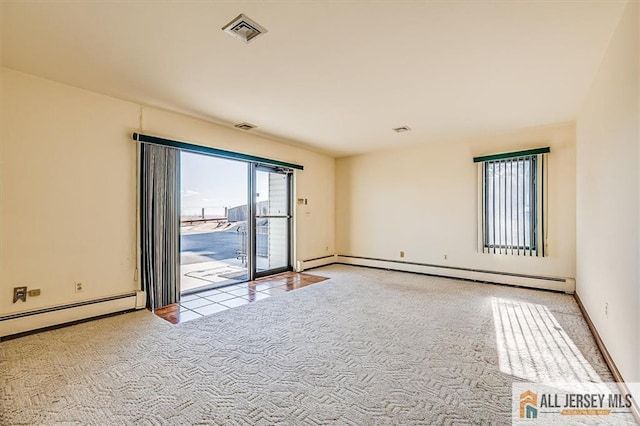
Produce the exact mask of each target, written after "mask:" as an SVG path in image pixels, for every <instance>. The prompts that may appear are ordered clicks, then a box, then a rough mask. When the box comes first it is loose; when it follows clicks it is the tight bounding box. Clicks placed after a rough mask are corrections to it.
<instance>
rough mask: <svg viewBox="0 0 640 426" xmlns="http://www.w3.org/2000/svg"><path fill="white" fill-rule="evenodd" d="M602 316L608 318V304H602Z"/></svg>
mask: <svg viewBox="0 0 640 426" xmlns="http://www.w3.org/2000/svg"><path fill="white" fill-rule="evenodd" d="M604 316H605V317H607V318H609V302H604Z"/></svg>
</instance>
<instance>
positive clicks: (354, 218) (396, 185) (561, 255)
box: [336, 125, 575, 277]
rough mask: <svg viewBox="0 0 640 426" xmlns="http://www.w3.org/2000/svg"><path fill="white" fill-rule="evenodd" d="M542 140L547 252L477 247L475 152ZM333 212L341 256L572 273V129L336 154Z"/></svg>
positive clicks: (549, 273) (504, 149) (525, 145)
mask: <svg viewBox="0 0 640 426" xmlns="http://www.w3.org/2000/svg"><path fill="white" fill-rule="evenodd" d="M542 146H550V147H551V154H550V155H549V173H548V176H549V199H548V202H549V217H548V236H549V256H548V257H545V258H530V257H518V256H503V255H493V254H482V253H479V252H478V250H477V247H478V246H477V222H478V216H477V211H478V209H477V200H478V198H477V197H478V184H477V167H476V165H475V164H474V163H473V157H474V156H478V155H482V154H493V153H500V152H508V151H514V150H519V149H527V148H534V147H542ZM336 218H337V224H336V226H337V228H336V244H337V248H338V253H339V254H343V255H353V256H366V257H375V258H382V259H389V260H406V261H412V262H420V263H428V264H434V265H444V266H456V267H464V268H476V269H484V270H490V271H500V272H512V273H523V274H532V275H543V276H558V277H574V276H575V227H574V220H575V129H574V127H573V125H562V126H556V127H544V128H536V129H528V130H522V131H519V132H515V133H512V134H504V135H497V136H495V137H490V138H480V139H473V140H467V141H460V142H457V143H447V144H440V145H437V146H424V147H417V148H407V149H398V150H394V151H384V152H375V153H370V154H364V155H358V156H353V157H346V158H340V159H338V160H337V162H336ZM400 251H404V252H405V254H406V256H405V258H404V259H401V258H400V257H399V253H400ZM445 254H446V255H447V260H445V259H444V255H445Z"/></svg>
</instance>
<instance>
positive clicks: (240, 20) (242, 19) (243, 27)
mask: <svg viewBox="0 0 640 426" xmlns="http://www.w3.org/2000/svg"><path fill="white" fill-rule="evenodd" d="M222 30H223V31H224V32H225V33H227V34H231V35H232V36H234V37H235V38H237V39H240V40H242V41H244V42H245V43H250V42H252V41H253V40H255V39H256V38H258V37H259V36H261V35H262V34H264V33H266V32H267V29H266V28H265V27H263V26H262V25H260V24H258V23H257V22H255V21H254V20H252V19H251V18H249V17H248V16H245V15H243V14H240V15H238V16H237V17H236V18H235V19H234V20H233V21H231V22H229V23H228V24H227V25H225V26H224V27H222Z"/></svg>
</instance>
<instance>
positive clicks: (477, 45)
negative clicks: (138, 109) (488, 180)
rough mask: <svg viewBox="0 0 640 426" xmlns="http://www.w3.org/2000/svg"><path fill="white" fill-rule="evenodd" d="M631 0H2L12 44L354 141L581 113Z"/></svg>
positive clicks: (198, 103) (310, 138)
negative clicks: (235, 31) (245, 22)
mask: <svg viewBox="0 0 640 426" xmlns="http://www.w3.org/2000/svg"><path fill="white" fill-rule="evenodd" d="M625 4H626V1H602V2H600V1H555V2H549V1H502V2H481V1H477V2H468V1H460V2H456V1H449V2H444V1H438V2H415V1H411V2H402V1H394V2H391V1H389V2H362V1H348V2H347V1H313V2H307V1H299V2H290V1H282V2H273V1H262V2H235V1H226V2H173V1H171V2H169V1H156V2H63V3H61V2H27V1H24V2H12V1H2V6H1V7H2V10H1V12H2V15H1V19H2V22H1V24H2V52H1V53H2V58H1V60H2V65H3V66H6V67H8V68H12V69H16V70H19V71H24V72H27V73H30V74H35V75H38V76H42V77H45V78H49V79H52V80H55V81H59V82H62V83H67V84H70V85H73V86H77V87H81V88H85V89H89V90H93V91H95V92H99V93H103V94H107V95H110V96H114V97H118V98H122V99H126V100H131V101H135V102H138V103H141V104H143V105H150V106H156V107H160V108H166V109H169V110H173V111H177V112H182V113H187V114H190V115H194V116H197V117H201V118H205V119H209V120H212V121H215V122H218V123H223V124H227V125H233V124H235V123H239V122H243V121H246V122H249V123H252V124H255V125H257V126H258V128H257V129H255V130H251V132H255V133H258V134H262V135H267V136H271V137H276V138H278V139H280V140H284V141H286V142H288V143H293V144H299V145H302V146H307V147H311V148H313V149H315V150H317V151H321V152H325V153H328V154H331V155H335V156H343V155H349V154H355V153H362V152H367V151H372V150H378V149H387V148H391V147H397V146H405V145H416V144H428V143H437V142H446V141H450V140H456V139H461V138H467V137H473V136H483V135H488V134H495V133H502V132H505V131H510V130H514V129H519V128H524V127H530V126H539V125H547V124H555V123H561V122H567V121H571V120H574V119H575V118H576V116H577V114H578V111H579V108H580V106H581V104H582V101H583V99H584V98H585V97H586V94H587V91H588V89H589V87H590V85H591V83H592V81H593V80H594V77H595V75H596V71H597V69H598V66H599V64H600V61H601V59H602V58H603V56H604V52H605V49H606V47H607V45H608V43H609V40H610V38H611V36H612V34H613V31H614V29H615V27H616V25H617V23H618V21H619V19H620V17H621V15H622V12H623V9H624V7H625ZM240 13H244V14H246V15H248V16H249V17H250V18H252V19H254V20H255V21H257V22H258V23H259V24H261V25H262V26H264V27H266V28H267V29H268V33H267V34H265V35H263V36H261V37H260V38H258V39H256V40H254V41H253V42H251V43H250V44H245V43H243V42H241V41H239V40H237V39H234V38H233V37H231V36H230V35H228V34H226V33H224V32H223V31H222V30H221V28H222V27H223V26H224V25H225V24H227V23H228V22H229V21H231V20H232V19H233V18H235V17H236V16H237V15H238V14H240ZM403 125H407V126H409V127H411V128H412V131H410V132H405V133H401V134H397V133H395V132H393V131H392V128H394V127H399V126H403ZM149 131H151V129H149Z"/></svg>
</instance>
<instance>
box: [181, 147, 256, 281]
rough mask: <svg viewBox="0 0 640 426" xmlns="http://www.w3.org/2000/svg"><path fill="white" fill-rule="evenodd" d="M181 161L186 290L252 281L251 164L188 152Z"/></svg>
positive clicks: (182, 238)
mask: <svg viewBox="0 0 640 426" xmlns="http://www.w3.org/2000/svg"><path fill="white" fill-rule="evenodd" d="M180 163H181V167H180V185H181V188H180V189H181V201H180V202H181V212H180V222H181V223H180V260H181V262H180V263H181V264H180V270H181V274H180V290H181V292H182V293H183V294H188V293H193V292H198V291H202V290H207V289H210V288H216V287H222V286H226V285H230V284H236V283H240V282H245V281H247V280H248V279H249V269H248V256H249V252H248V245H249V244H248V240H249V239H248V235H249V226H248V222H249V220H248V219H249V217H248V213H247V194H248V191H249V180H248V175H247V171H248V164H247V163H244V162H239V161H233V160H228V159H223V158H217V157H212V156H208V155H202V154H197V153H191V152H186V151H183V152H182V153H181V159H180Z"/></svg>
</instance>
